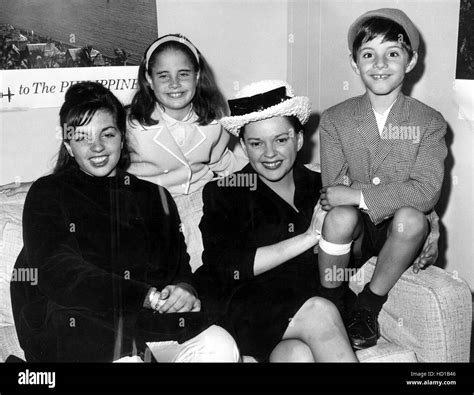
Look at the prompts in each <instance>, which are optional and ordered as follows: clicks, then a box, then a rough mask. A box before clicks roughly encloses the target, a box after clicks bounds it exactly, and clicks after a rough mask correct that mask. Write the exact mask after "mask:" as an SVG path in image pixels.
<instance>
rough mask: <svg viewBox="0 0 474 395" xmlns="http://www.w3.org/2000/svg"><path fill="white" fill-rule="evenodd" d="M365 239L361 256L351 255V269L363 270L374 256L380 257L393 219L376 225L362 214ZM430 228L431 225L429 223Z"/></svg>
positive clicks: (367, 216) (366, 215)
mask: <svg viewBox="0 0 474 395" xmlns="http://www.w3.org/2000/svg"><path fill="white" fill-rule="evenodd" d="M361 216H362V224H363V229H364V238H363V239H362V246H361V256H360V257H358V256H355V254H351V261H350V263H349V267H352V268H357V269H359V268H361V267H362V266H363V265H364V263H365V262H367V261H368V260H369V259H370V258H372V257H373V256H378V255H379V253H380V250H381V249H382V247H383V246H384V244H385V242H386V241H387V232H388V228H389V227H390V225H391V224H392V220H393V217H391V218H387V219H386V220H384V221H383V222H381V223H379V224H378V225H375V224H374V223H373V222H372V220H371V219H370V217H369V215H368V214H366V213H364V212H361ZM428 226H429V223H428Z"/></svg>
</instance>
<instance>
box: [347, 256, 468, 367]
mask: <svg viewBox="0 0 474 395" xmlns="http://www.w3.org/2000/svg"><path fill="white" fill-rule="evenodd" d="M375 263H376V258H375V257H373V258H372V259H370V260H369V261H368V262H366V263H365V265H364V266H363V267H362V268H361V269H360V271H359V272H358V273H357V274H355V275H354V276H353V277H352V278H351V280H350V287H351V289H352V290H353V291H355V292H356V293H359V292H360V291H361V290H362V288H363V287H364V285H365V284H366V283H367V282H368V281H369V280H370V279H371V278H372V274H373V271H374V268H375ZM379 323H380V331H381V335H382V336H383V337H384V338H386V339H387V340H388V341H390V342H393V343H395V344H397V345H399V346H402V347H404V348H409V349H411V350H413V351H414V352H415V354H416V356H417V359H418V361H420V362H469V353H470V341H471V325H472V296H471V291H470V289H469V286H468V285H467V284H466V282H465V281H464V280H462V279H460V278H458V277H457V275H456V273H454V274H451V273H448V272H447V271H445V270H443V269H440V268H438V267H434V266H430V267H428V268H427V269H426V270H422V271H420V272H419V273H418V274H415V273H413V271H412V269H411V268H409V269H407V270H406V271H405V273H403V275H402V277H401V278H400V280H398V282H397V283H396V284H395V286H394V287H393V288H392V290H391V291H390V292H389V297H388V300H387V302H386V303H385V305H384V307H383V309H382V311H381V312H380V315H379Z"/></svg>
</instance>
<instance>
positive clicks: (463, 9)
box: [454, 0, 474, 121]
mask: <svg viewBox="0 0 474 395" xmlns="http://www.w3.org/2000/svg"><path fill="white" fill-rule="evenodd" d="M454 91H455V93H456V99H457V103H458V105H459V113H458V118H459V119H462V120H467V121H474V1H473V0H461V3H460V9H459V33H458V50H457V59H456V82H455V85H454Z"/></svg>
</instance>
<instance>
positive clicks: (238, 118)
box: [220, 80, 311, 137]
mask: <svg viewBox="0 0 474 395" xmlns="http://www.w3.org/2000/svg"><path fill="white" fill-rule="evenodd" d="M282 86H285V87H286V94H287V96H289V97H290V98H289V99H287V100H285V101H283V102H281V103H278V104H276V105H274V106H271V107H268V108H265V109H264V110H261V111H254V112H251V113H248V114H244V115H234V116H228V117H224V118H222V119H221V120H220V123H221V124H222V126H223V127H224V128H225V129H226V130H227V131H228V132H229V133H232V134H233V135H235V136H237V137H238V136H239V131H240V129H241V128H242V127H243V126H245V125H247V124H248V123H250V122H256V121H262V120H264V119H268V118H273V117H279V116H295V117H297V118H298V120H299V121H300V122H301V124H302V125H304V124H305V123H306V122H307V121H308V118H309V116H310V114H311V104H310V102H309V99H308V98H307V97H305V96H294V94H293V89H292V88H291V86H290V85H288V84H287V83H286V82H284V81H276V80H265V81H260V82H256V83H253V84H250V85H247V86H245V87H244V88H242V89H241V90H240V91H239V92H238V93H237V95H236V98H242V97H247V96H253V95H257V94H261V93H265V92H268V91H270V90H272V89H275V88H279V87H282Z"/></svg>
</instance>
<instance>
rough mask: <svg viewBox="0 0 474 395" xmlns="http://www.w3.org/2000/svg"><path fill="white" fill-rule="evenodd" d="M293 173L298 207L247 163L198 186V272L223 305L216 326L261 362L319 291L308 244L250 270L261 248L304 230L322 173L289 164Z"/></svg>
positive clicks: (311, 251) (319, 185)
mask: <svg viewBox="0 0 474 395" xmlns="http://www.w3.org/2000/svg"><path fill="white" fill-rule="evenodd" d="M293 177H294V181H295V196H294V203H295V206H296V207H297V208H298V211H299V212H297V211H295V210H294V209H293V208H292V207H291V206H290V205H289V204H288V203H286V202H285V201H284V200H283V199H282V198H281V197H280V196H278V195H277V194H276V193H275V192H273V190H271V189H270V188H269V187H268V186H267V185H266V184H265V183H263V182H262V181H261V180H260V179H259V178H258V177H257V174H256V173H255V171H254V170H253V168H252V167H251V166H250V165H247V166H246V167H245V168H244V169H242V170H241V171H240V172H238V173H235V174H234V175H231V176H230V177H229V178H227V179H226V180H220V181H215V182H212V183H208V184H207V185H206V186H205V187H204V191H203V201H204V214H203V218H202V220H201V224H200V229H201V232H202V237H203V244H204V253H203V266H202V267H201V268H200V269H198V271H197V274H198V276H199V278H200V279H201V281H204V280H203V279H206V278H207V279H208V280H207V281H208V285H207V286H206V287H205V288H206V289H207V290H208V291H210V290H213V291H214V292H215V294H213V295H212V297H211V299H213V300H221V301H222V302H223V306H221V307H222V309H223V310H224V311H226V318H225V320H224V322H223V323H222V325H223V326H224V327H225V328H226V329H228V330H229V331H230V332H231V333H232V334H233V335H234V336H235V338H236V341H237V344H238V346H239V347H240V350H241V352H242V353H243V354H247V355H253V356H255V357H257V358H258V359H261V360H265V359H266V358H267V357H268V356H269V354H270V353H271V351H272V350H273V348H274V347H275V346H276V345H277V344H278V342H279V341H280V340H281V337H282V335H283V333H284V331H285V330H286V328H287V327H288V324H289V322H290V321H289V320H290V319H291V317H293V315H294V314H295V313H296V312H297V310H298V309H299V308H300V307H301V306H302V304H303V303H304V302H305V301H306V300H307V299H308V298H310V297H311V296H314V295H315V294H316V293H317V287H318V284H319V275H318V261H317V255H315V254H314V252H313V249H312V248H311V249H309V250H307V251H306V252H304V253H302V254H300V255H298V256H297V257H295V258H293V259H291V260H289V261H287V262H285V263H283V264H281V265H280V266H278V267H276V268H274V269H272V270H269V271H267V272H265V273H262V274H260V275H259V276H254V274H253V266H254V259H255V254H256V251H257V249H258V248H259V247H263V246H268V245H272V244H275V243H278V242H280V241H283V240H286V239H289V238H291V237H293V236H296V235H299V234H302V233H304V232H305V231H306V230H307V229H308V227H309V224H310V222H311V218H312V214H313V209H314V206H315V205H316V203H317V201H318V199H319V190H320V189H321V177H320V175H319V174H318V173H314V172H312V171H310V170H308V169H307V168H306V167H304V166H301V165H295V167H294V171H293ZM245 180H247V184H248V185H245ZM253 180H254V181H255V182H256V185H253V186H252V183H253ZM233 181H234V182H233ZM235 184H239V185H235ZM255 187H256V188H255ZM252 189H255V190H252Z"/></svg>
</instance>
